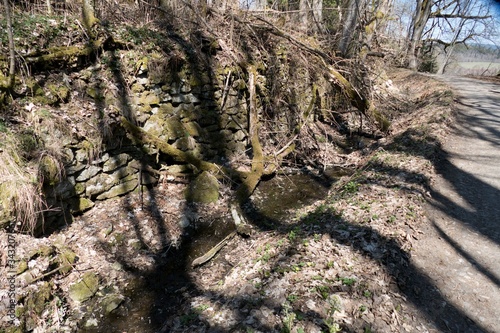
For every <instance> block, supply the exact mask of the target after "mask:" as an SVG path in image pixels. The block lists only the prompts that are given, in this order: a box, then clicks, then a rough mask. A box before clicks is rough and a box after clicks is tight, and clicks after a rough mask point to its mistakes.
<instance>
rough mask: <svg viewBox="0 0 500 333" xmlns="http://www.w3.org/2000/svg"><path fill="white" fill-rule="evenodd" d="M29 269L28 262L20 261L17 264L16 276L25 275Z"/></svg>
mask: <svg viewBox="0 0 500 333" xmlns="http://www.w3.org/2000/svg"><path fill="white" fill-rule="evenodd" d="M27 269H28V262H27V261H26V260H20V261H19V263H18V264H17V269H16V274H17V275H19V274H21V273H24V272H25V271H26V270H27Z"/></svg>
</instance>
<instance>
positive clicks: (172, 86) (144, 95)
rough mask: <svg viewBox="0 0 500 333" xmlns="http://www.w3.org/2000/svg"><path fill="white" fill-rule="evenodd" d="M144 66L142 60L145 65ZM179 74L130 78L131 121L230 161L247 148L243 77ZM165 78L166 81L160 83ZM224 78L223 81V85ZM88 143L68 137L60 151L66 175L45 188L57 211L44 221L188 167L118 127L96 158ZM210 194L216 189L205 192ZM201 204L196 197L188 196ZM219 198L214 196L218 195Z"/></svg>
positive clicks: (85, 80)
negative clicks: (228, 78)
mask: <svg viewBox="0 0 500 333" xmlns="http://www.w3.org/2000/svg"><path fill="white" fill-rule="evenodd" d="M144 63H146V62H144ZM182 74H183V77H179V75H177V77H175V79H171V75H167V74H166V75H165V78H166V79H165V80H161V79H160V80H159V79H152V77H153V78H154V77H155V76H156V77H157V76H158V74H157V73H155V75H152V74H151V73H150V72H149V71H148V68H147V66H146V65H144V64H143V65H142V66H141V67H140V68H139V71H138V72H137V75H136V76H135V77H134V78H133V80H134V82H133V83H132V85H131V91H130V95H129V96H128V100H129V101H130V105H128V106H127V107H128V108H129V109H131V110H133V113H134V116H135V118H136V122H137V124H138V125H139V126H141V127H142V128H143V129H144V130H146V131H147V132H149V133H151V134H153V135H156V136H158V137H159V138H161V139H163V140H165V141H166V142H168V143H170V144H172V145H173V146H174V147H176V148H178V149H181V150H183V151H189V152H191V153H192V154H194V155H196V156H198V157H201V158H203V159H205V160H217V161H218V162H222V163H223V162H224V161H228V160H230V159H231V158H233V157H234V156H236V155H238V154H243V153H244V151H245V150H246V149H247V147H248V133H247V128H248V118H247V113H248V111H247V91H246V85H245V82H244V80H241V79H237V80H233V81H232V82H230V84H227V83H228V82H227V80H226V78H227V71H223V70H221V71H220V73H218V74H215V77H216V79H215V80H210V79H209V78H208V76H207V75H202V78H196V77H194V76H193V75H190V74H189V73H188V74H186V72H185V71H184V72H183V73H182ZM79 80H80V82H78V84H79V86H86V87H87V88H86V90H85V92H86V94H87V97H89V98H94V99H96V100H98V99H103V100H104V101H105V104H106V105H107V106H111V107H113V106H115V107H116V105H119V103H120V101H119V100H118V98H116V97H110V96H102V97H101V96H99V93H98V92H96V91H97V90H96V89H94V88H93V87H92V81H91V79H90V76H86V75H81V76H80V77H79ZM163 81H168V82H163ZM224 81H226V82H224ZM91 146H92V144H90V143H89V142H87V141H80V142H69V143H67V144H66V146H65V147H64V148H63V151H64V155H65V157H66V163H65V168H64V169H65V170H64V178H63V179H62V180H61V181H59V182H57V183H56V184H55V185H47V186H46V187H45V193H46V198H47V201H48V204H49V205H50V206H52V207H59V208H61V209H60V210H59V211H53V212H48V213H47V214H46V224H47V223H48V224H52V223H53V222H55V221H54V220H57V219H60V218H61V211H63V212H65V217H66V218H71V215H70V214H78V213H81V212H83V211H85V210H88V209H90V208H91V207H93V205H94V204H95V202H96V201H98V200H106V199H110V198H114V197H117V196H121V195H124V194H126V193H129V192H132V191H134V190H137V189H138V188H140V186H152V185H154V184H156V183H157V182H158V179H159V176H160V172H159V170H160V168H162V172H163V171H165V172H167V173H172V174H177V173H181V172H183V171H186V170H188V169H189V167H188V166H186V165H172V164H171V162H168V161H167V160H168V157H166V156H161V154H160V153H159V152H158V151H157V150H156V149H155V148H154V147H149V146H145V147H140V146H137V145H136V144H134V143H133V142H131V141H130V140H129V139H128V138H127V136H126V133H125V132H124V131H123V129H121V128H120V127H119V126H117V127H115V130H114V131H113V133H112V138H111V140H110V143H109V144H107V145H105V146H103V147H104V148H103V150H102V151H101V152H100V154H99V155H98V157H95V156H94V157H93V156H92V154H93V152H92V149H91V148H90V147H91ZM207 191H210V192H211V193H212V194H211V195H210V197H211V198H214V195H213V189H210V188H209V189H207ZM197 198H202V199H199V200H202V201H205V200H206V198H205V197H204V196H203V194H201V195H196V196H190V198H189V199H193V200H198V199H197ZM215 198H216V196H215Z"/></svg>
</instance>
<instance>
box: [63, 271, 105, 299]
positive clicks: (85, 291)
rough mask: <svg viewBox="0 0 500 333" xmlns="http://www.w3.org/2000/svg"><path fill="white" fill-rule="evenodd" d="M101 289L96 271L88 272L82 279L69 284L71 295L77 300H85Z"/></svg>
mask: <svg viewBox="0 0 500 333" xmlns="http://www.w3.org/2000/svg"><path fill="white" fill-rule="evenodd" d="M98 289H99V277H98V276H97V275H96V274H95V273H94V272H87V273H85V274H84V275H83V277H82V279H81V280H80V281H78V282H76V283H73V284H72V285H70V286H69V297H70V298H71V299H72V300H73V301H75V302H80V303H81V302H85V301H86V300H88V299H89V298H91V297H92V296H94V294H95V293H96V292H97V290H98Z"/></svg>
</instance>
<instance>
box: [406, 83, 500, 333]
mask: <svg viewBox="0 0 500 333" xmlns="http://www.w3.org/2000/svg"><path fill="white" fill-rule="evenodd" d="M441 79H442V80H444V81H445V82H447V83H448V84H450V86H451V87H453V88H454V89H456V90H457V93H458V101H457V102H458V103H457V105H458V108H459V109H458V112H459V121H458V124H457V125H456V127H455V128H454V131H453V133H452V134H451V135H450V136H449V137H448V139H447V141H446V142H445V144H444V147H443V150H444V153H443V156H442V158H441V159H440V161H439V162H438V166H439V167H438V172H439V175H438V177H437V179H436V180H435V182H434V183H433V184H432V193H431V194H432V198H433V199H432V201H431V203H430V204H429V206H428V217H429V222H430V223H429V225H428V228H427V230H426V232H425V239H422V240H421V241H420V242H419V243H418V245H417V246H416V248H415V252H414V253H413V257H412V260H413V264H414V265H415V267H416V268H417V269H418V270H420V271H421V272H424V273H423V274H424V275H425V276H427V277H428V279H429V281H427V282H426V283H425V284H422V287H423V289H424V290H418V292H417V293H418V294H419V302H420V303H421V308H424V309H426V310H425V312H427V314H428V315H429V317H431V318H432V320H433V321H434V323H437V324H438V326H439V327H441V328H443V327H444V328H445V329H444V331H449V332H491V333H493V332H499V331H500V86H499V85H497V84H493V83H487V82H482V81H478V80H474V79H470V78H463V77H443V78H441ZM429 282H430V284H429ZM429 285H433V286H434V287H435V289H434V290H433V288H430V287H429ZM417 289H418V286H417ZM440 331H443V330H442V329H440Z"/></svg>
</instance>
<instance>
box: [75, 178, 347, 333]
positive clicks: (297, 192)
mask: <svg viewBox="0 0 500 333" xmlns="http://www.w3.org/2000/svg"><path fill="white" fill-rule="evenodd" d="M350 173H351V172H350V171H349V170H346V169H330V170H327V171H325V172H324V173H323V174H321V175H314V174H313V173H308V172H300V173H295V174H288V175H279V176H276V177H274V178H272V179H269V180H264V181H262V182H261V183H260V184H259V186H258V188H257V189H256V191H255V193H254V194H253V195H252V199H251V200H250V201H249V202H248V204H247V205H246V207H245V208H246V214H247V218H248V220H249V221H250V222H251V223H254V224H255V225H256V226H257V227H260V228H262V229H269V228H273V227H275V226H277V225H278V224H281V223H283V222H286V219H287V217H288V216H293V214H295V211H296V210H297V209H300V208H302V207H304V206H305V205H309V204H312V203H314V202H315V201H317V200H321V199H324V198H325V197H326V196H327V195H328V191H329V189H330V187H331V186H332V184H334V183H335V182H336V181H337V180H338V179H339V178H340V177H342V176H345V175H348V174H350ZM196 224H197V225H196V230H194V231H193V232H192V236H191V237H189V238H190V239H189V240H188V241H186V244H185V246H182V249H181V250H180V251H177V253H174V252H172V251H171V252H169V253H168V254H169V255H168V258H167V259H165V260H160V261H161V263H160V261H159V262H158V266H157V267H156V269H155V270H154V272H152V274H151V275H149V276H137V277H135V278H134V279H133V280H131V281H130V284H129V288H127V290H126V292H125V296H126V297H127V301H126V302H124V304H122V305H121V306H120V307H119V308H118V309H117V310H116V311H115V312H114V313H112V314H110V315H107V316H105V318H101V320H100V325H99V327H97V328H96V327H94V328H90V329H87V330H85V329H83V330H82V332H89V333H90V332H92V333H93V332H128V333H131V332H143V333H150V332H158V331H160V329H161V326H162V323H163V322H164V321H165V320H167V319H168V318H169V317H170V316H172V315H174V314H175V315H178V310H179V308H180V307H181V306H182V304H184V303H186V302H189V296H192V295H194V294H196V293H197V290H196V286H194V285H193V284H192V283H191V280H190V278H189V274H188V272H189V271H190V270H191V267H190V263H191V262H192V260H193V259H195V258H196V257H198V256H201V255H202V254H204V253H206V252H207V251H208V250H209V249H210V248H211V247H213V246H214V245H215V244H217V243H218V242H219V241H220V240H221V239H223V238H224V237H225V236H226V235H227V234H229V233H230V232H232V231H233V230H234V225H233V223H232V220H231V219H230V218H221V219H220V220H217V221H197V222H196ZM186 295H187V296H186ZM186 297H187V298H186Z"/></svg>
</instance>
